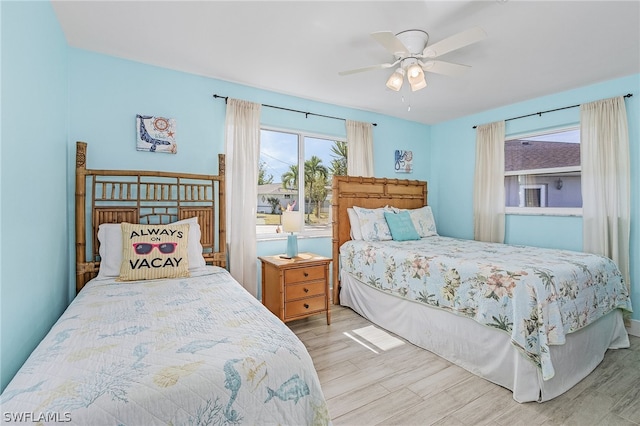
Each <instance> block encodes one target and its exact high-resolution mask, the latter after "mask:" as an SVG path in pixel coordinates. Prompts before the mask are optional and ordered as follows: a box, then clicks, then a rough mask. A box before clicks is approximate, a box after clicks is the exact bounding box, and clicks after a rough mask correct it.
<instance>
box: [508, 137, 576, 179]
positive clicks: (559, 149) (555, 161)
mask: <svg viewBox="0 0 640 426" xmlns="http://www.w3.org/2000/svg"><path fill="white" fill-rule="evenodd" d="M504 160H505V162H504V164H505V166H504V170H505V171H506V172H509V171H515V170H532V169H547V168H552V167H568V166H579V165H580V144H578V143H565V142H539V141H525V140H519V139H516V140H510V141H506V143H505V148H504Z"/></svg>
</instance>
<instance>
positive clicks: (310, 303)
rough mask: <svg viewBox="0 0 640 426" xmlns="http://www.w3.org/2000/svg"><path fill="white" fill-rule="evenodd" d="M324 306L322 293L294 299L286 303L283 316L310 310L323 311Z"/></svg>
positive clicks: (292, 315) (293, 315) (289, 316)
mask: <svg viewBox="0 0 640 426" xmlns="http://www.w3.org/2000/svg"><path fill="white" fill-rule="evenodd" d="M325 308H326V306H325V297H324V295H322V296H316V297H310V298H308V299H302V300H296V301H293V302H288V303H286V304H285V307H284V316H285V318H291V317H296V316H298V315H305V314H308V313H310V312H315V311H324V310H325Z"/></svg>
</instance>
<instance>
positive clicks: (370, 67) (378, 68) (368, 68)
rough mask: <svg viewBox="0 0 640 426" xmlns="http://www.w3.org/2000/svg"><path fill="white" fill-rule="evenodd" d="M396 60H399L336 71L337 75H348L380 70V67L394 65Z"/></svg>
mask: <svg viewBox="0 0 640 426" xmlns="http://www.w3.org/2000/svg"><path fill="white" fill-rule="evenodd" d="M398 62H400V60H399V59H398V60H397V61H395V62H391V63H386V64H377V65H370V66H368V67H362V68H356V69H353V70H347V71H340V72H338V75H350V74H356V73H359V72H364V71H372V70H380V69H385V68H391V67H393V66H394V65H396V64H397V63H398Z"/></svg>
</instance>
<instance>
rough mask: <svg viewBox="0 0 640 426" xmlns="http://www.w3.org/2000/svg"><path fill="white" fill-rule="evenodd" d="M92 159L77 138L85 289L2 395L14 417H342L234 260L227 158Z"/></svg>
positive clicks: (248, 420) (6, 417)
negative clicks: (121, 164)
mask: <svg viewBox="0 0 640 426" xmlns="http://www.w3.org/2000/svg"><path fill="white" fill-rule="evenodd" d="M85 160H86V144H84V143H78V145H77V165H76V245H77V280H76V282H77V290H78V292H79V293H78V295H77V297H76V298H75V299H74V300H73V302H72V303H71V304H70V306H69V307H68V309H67V310H66V311H65V312H64V314H63V315H62V316H61V318H60V319H59V320H58V321H57V322H56V324H55V325H54V326H53V328H52V329H51V331H50V332H49V333H48V334H47V336H46V337H45V338H44V339H43V341H42V342H41V343H40V344H39V346H38V347H37V348H36V349H35V351H34V352H33V353H32V354H31V356H30V357H29V358H28V360H27V361H26V362H25V364H24V366H23V367H22V368H21V369H20V370H19V371H18V373H17V374H16V376H15V377H14V378H13V380H12V381H11V382H10V383H9V385H8V386H7V388H6V389H5V390H4V392H3V393H2V395H1V396H0V403H1V405H2V411H3V421H18V420H22V421H26V422H30V423H31V422H38V421H39V422H41V423H47V424H50V423H68V422H70V423H72V424H85V425H89V424H114V425H115V424H123V425H135V424H140V425H142V424H144V425H152V424H194V425H196V424H197V425H204V424H211V425H214V424H215V425H223V424H328V423H330V418H329V414H328V410H327V406H326V402H325V399H324V396H323V394H322V390H321V388H320V383H319V380H318V377H317V373H316V371H315V369H314V367H313V363H312V360H311V358H310V356H309V354H308V352H307V350H306V348H305V347H304V345H303V344H302V342H301V341H300V340H299V339H298V338H297V337H296V336H295V335H294V334H293V333H292V332H291V331H290V330H289V328H287V327H286V326H285V325H284V324H283V323H282V322H281V321H280V320H279V319H278V318H276V317H275V316H274V315H273V314H271V313H270V312H269V311H268V310H267V309H266V308H265V307H264V306H263V305H262V304H261V303H260V302H259V301H258V300H256V299H255V298H254V297H253V296H252V295H250V294H249V293H248V292H247V291H246V290H244V289H243V288H242V287H241V286H240V285H239V284H238V282H237V281H235V280H234V279H233V278H232V277H231V275H230V274H229V273H228V272H227V271H226V269H225V266H226V250H225V227H224V223H225V220H224V219H225V218H224V212H225V208H224V206H225V197H224V169H225V167H224V157H223V156H220V158H219V174H218V175H196V174H178V173H165V172H145V171H117V170H89V169H87V168H86V164H85ZM122 222H125V223H131V224H134V225H131V226H129V225H121V223H122ZM87 225H88V226H87ZM185 271H186V272H185ZM161 276H166V278H160V277H161ZM141 278H144V279H141Z"/></svg>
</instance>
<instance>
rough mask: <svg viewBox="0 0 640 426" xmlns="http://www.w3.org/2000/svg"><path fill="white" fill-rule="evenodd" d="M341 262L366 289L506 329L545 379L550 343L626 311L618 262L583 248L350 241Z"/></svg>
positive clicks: (628, 307) (437, 238) (452, 240)
mask: <svg viewBox="0 0 640 426" xmlns="http://www.w3.org/2000/svg"><path fill="white" fill-rule="evenodd" d="M340 263H341V268H342V269H343V270H344V271H345V272H348V273H350V274H351V275H353V276H355V277H356V278H357V279H358V280H359V281H361V282H363V283H365V284H367V285H369V286H371V287H375V288H377V289H379V290H382V291H384V292H387V293H391V294H393V295H396V296H399V297H402V298H405V299H410V300H413V301H416V302H420V303H424V304H427V305H430V306H434V307H437V308H440V309H445V310H447V311H451V312H453V313H455V314H458V315H463V316H466V317H469V318H472V319H474V320H475V321H477V322H479V323H480V324H483V325H486V326H488V327H494V328H497V329H500V330H503V331H505V332H507V333H509V334H510V335H511V342H512V343H513V344H514V345H515V346H516V347H517V348H519V349H520V350H521V351H522V352H523V354H524V355H525V356H526V357H528V358H529V359H530V360H531V361H532V362H534V363H535V364H536V365H537V366H538V367H539V368H541V370H542V377H543V379H544V380H548V379H550V378H552V377H553V376H554V374H555V371H554V368H553V365H552V363H551V358H550V355H549V345H562V344H564V342H565V336H566V335H567V334H569V333H572V332H574V331H576V330H579V329H580V328H582V327H584V326H586V325H588V324H589V323H591V322H593V321H595V320H597V319H598V318H600V317H602V316H604V315H606V314H607V313H609V312H610V311H612V310H613V309H616V308H622V309H626V310H628V311H631V302H630V299H629V294H628V290H627V287H626V285H625V283H624V280H623V278H622V276H621V274H620V271H619V270H618V268H617V266H616V265H615V263H614V262H613V261H611V260H610V259H608V258H606V257H602V256H597V255H593V254H587V253H580V252H573V251H567V250H555V249H545V248H536V247H525V246H513V245H505V244H496V243H483V242H478V241H470V240H460V239H455V238H448V237H440V236H434V237H427V238H423V239H421V240H417V241H402V242H398V241H377V242H367V241H348V242H347V243H345V244H344V245H343V246H342V247H341V250H340Z"/></svg>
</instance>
